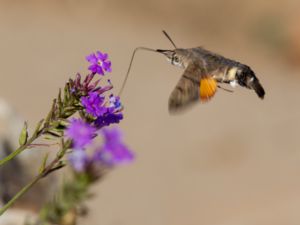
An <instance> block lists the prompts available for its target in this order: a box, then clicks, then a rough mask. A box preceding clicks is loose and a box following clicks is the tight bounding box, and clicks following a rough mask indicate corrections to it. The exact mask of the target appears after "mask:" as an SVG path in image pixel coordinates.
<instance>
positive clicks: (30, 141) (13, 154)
mask: <svg viewBox="0 0 300 225" xmlns="http://www.w3.org/2000/svg"><path fill="white" fill-rule="evenodd" d="M41 134H42V132H40V133H38V134H36V135H33V136H32V137H31V138H30V139H28V141H27V142H26V144H24V145H21V146H20V147H19V148H17V149H16V150H15V151H13V152H12V153H10V154H9V155H8V156H6V157H5V158H3V159H1V160H0V166H3V165H4V164H5V163H7V162H8V161H9V160H11V159H13V158H15V157H16V156H17V155H19V154H20V153H21V152H23V151H24V150H25V149H27V148H28V147H29V146H30V144H31V143H32V142H34V140H36V139H37V138H38V137H39V136H40V135H41Z"/></svg>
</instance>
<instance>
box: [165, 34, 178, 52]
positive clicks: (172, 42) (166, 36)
mask: <svg viewBox="0 0 300 225" xmlns="http://www.w3.org/2000/svg"><path fill="white" fill-rule="evenodd" d="M162 32H163V33H164V35H165V36H166V37H167V38H168V39H169V41H170V42H171V43H172V45H173V46H174V47H175V48H177V47H176V45H175V43H174V42H173V41H172V39H171V37H170V36H169V35H168V33H167V32H166V31H165V30H163V31H162Z"/></svg>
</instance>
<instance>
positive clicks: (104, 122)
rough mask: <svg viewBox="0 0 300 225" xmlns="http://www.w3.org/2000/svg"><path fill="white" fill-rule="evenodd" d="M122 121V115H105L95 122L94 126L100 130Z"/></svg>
mask: <svg viewBox="0 0 300 225" xmlns="http://www.w3.org/2000/svg"><path fill="white" fill-rule="evenodd" d="M122 119H123V114H122V113H106V114H104V115H103V116H99V117H98V118H97V119H96V120H95V126H96V127H97V128H98V129H100V128H102V127H105V126H109V125H110V124H114V123H119V122H120V121H121V120H122Z"/></svg>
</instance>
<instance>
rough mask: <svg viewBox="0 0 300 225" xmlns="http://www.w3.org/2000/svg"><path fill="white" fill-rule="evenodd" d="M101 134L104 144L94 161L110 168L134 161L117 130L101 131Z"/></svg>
mask: <svg viewBox="0 0 300 225" xmlns="http://www.w3.org/2000/svg"><path fill="white" fill-rule="evenodd" d="M102 134H103V137H104V144H103V146H102V147H101V148H100V149H99V150H98V151H97V152H96V154H95V156H94V158H95V159H98V160H100V161H101V162H104V163H105V164H108V165H111V166H113V165H118V164H122V163H126V162H131V161H132V160H133V159H134V154H133V153H132V152H131V151H130V150H129V149H128V148H127V146H126V145H125V144H124V143H123V140H122V134H121V132H120V130H119V129H117V128H112V129H103V130H102Z"/></svg>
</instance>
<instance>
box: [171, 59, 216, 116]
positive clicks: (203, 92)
mask: <svg viewBox="0 0 300 225" xmlns="http://www.w3.org/2000/svg"><path fill="white" fill-rule="evenodd" d="M216 90H217V82H216V80H215V79H213V78H212V77H211V76H209V75H207V74H206V73H205V72H204V70H203V69H201V68H200V67H199V66H198V65H196V64H190V65H189V66H188V67H187V68H186V70H185V71H184V73H183V75H182V77H181V78H180V80H179V82H178V83H177V85H176V87H175V89H174V90H173V92H172V93H171V96H170V98H169V112H170V113H174V112H178V111H180V110H184V109H185V108H187V107H189V106H191V105H193V103H195V102H197V101H199V100H200V101H201V102H207V101H208V100H210V99H211V98H212V97H213V96H214V94H215V93H216Z"/></svg>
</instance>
